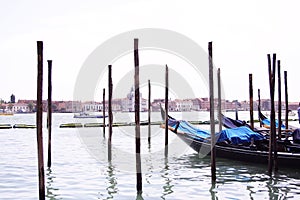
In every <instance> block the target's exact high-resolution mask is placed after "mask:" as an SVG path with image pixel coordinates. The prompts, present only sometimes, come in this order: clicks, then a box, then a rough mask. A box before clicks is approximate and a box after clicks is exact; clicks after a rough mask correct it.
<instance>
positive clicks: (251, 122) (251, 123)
mask: <svg viewBox="0 0 300 200" xmlns="http://www.w3.org/2000/svg"><path fill="white" fill-rule="evenodd" d="M249 98H250V126H251V129H252V130H253V129H254V120H253V79H252V74H249Z"/></svg>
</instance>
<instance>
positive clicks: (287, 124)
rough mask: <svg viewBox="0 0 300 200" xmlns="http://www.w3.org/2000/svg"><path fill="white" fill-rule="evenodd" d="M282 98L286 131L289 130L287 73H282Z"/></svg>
mask: <svg viewBox="0 0 300 200" xmlns="http://www.w3.org/2000/svg"><path fill="white" fill-rule="evenodd" d="M284 96H285V127H286V129H288V128H289V95H288V86H287V71H284ZM286 135H287V134H286Z"/></svg>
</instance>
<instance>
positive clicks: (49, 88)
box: [47, 60, 52, 168]
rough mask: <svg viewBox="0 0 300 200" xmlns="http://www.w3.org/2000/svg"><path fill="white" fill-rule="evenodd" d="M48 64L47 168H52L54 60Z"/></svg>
mask: <svg viewBox="0 0 300 200" xmlns="http://www.w3.org/2000/svg"><path fill="white" fill-rule="evenodd" d="M47 62H48V120H47V127H48V162H47V166H48V167H49V168H50V167H51V131H52V60H47Z"/></svg>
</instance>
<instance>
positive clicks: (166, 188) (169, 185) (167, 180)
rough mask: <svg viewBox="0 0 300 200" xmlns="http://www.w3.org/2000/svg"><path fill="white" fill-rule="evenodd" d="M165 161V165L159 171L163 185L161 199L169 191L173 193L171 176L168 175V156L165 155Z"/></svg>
mask: <svg viewBox="0 0 300 200" xmlns="http://www.w3.org/2000/svg"><path fill="white" fill-rule="evenodd" d="M164 161H165V163H164V164H165V166H164V168H163V170H162V171H161V177H162V178H163V181H164V186H163V192H162V196H161V199H165V197H166V196H167V195H169V194H171V193H173V190H172V188H173V186H174V185H172V178H170V177H169V170H170V168H169V163H168V157H165V159H164Z"/></svg>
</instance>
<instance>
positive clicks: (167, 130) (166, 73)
mask: <svg viewBox="0 0 300 200" xmlns="http://www.w3.org/2000/svg"><path fill="white" fill-rule="evenodd" d="M165 81H166V83H165V125H166V128H165V156H166V157H167V156H168V151H169V150H168V143H169V135H168V132H169V129H168V115H169V68H168V65H166V72H165Z"/></svg>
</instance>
